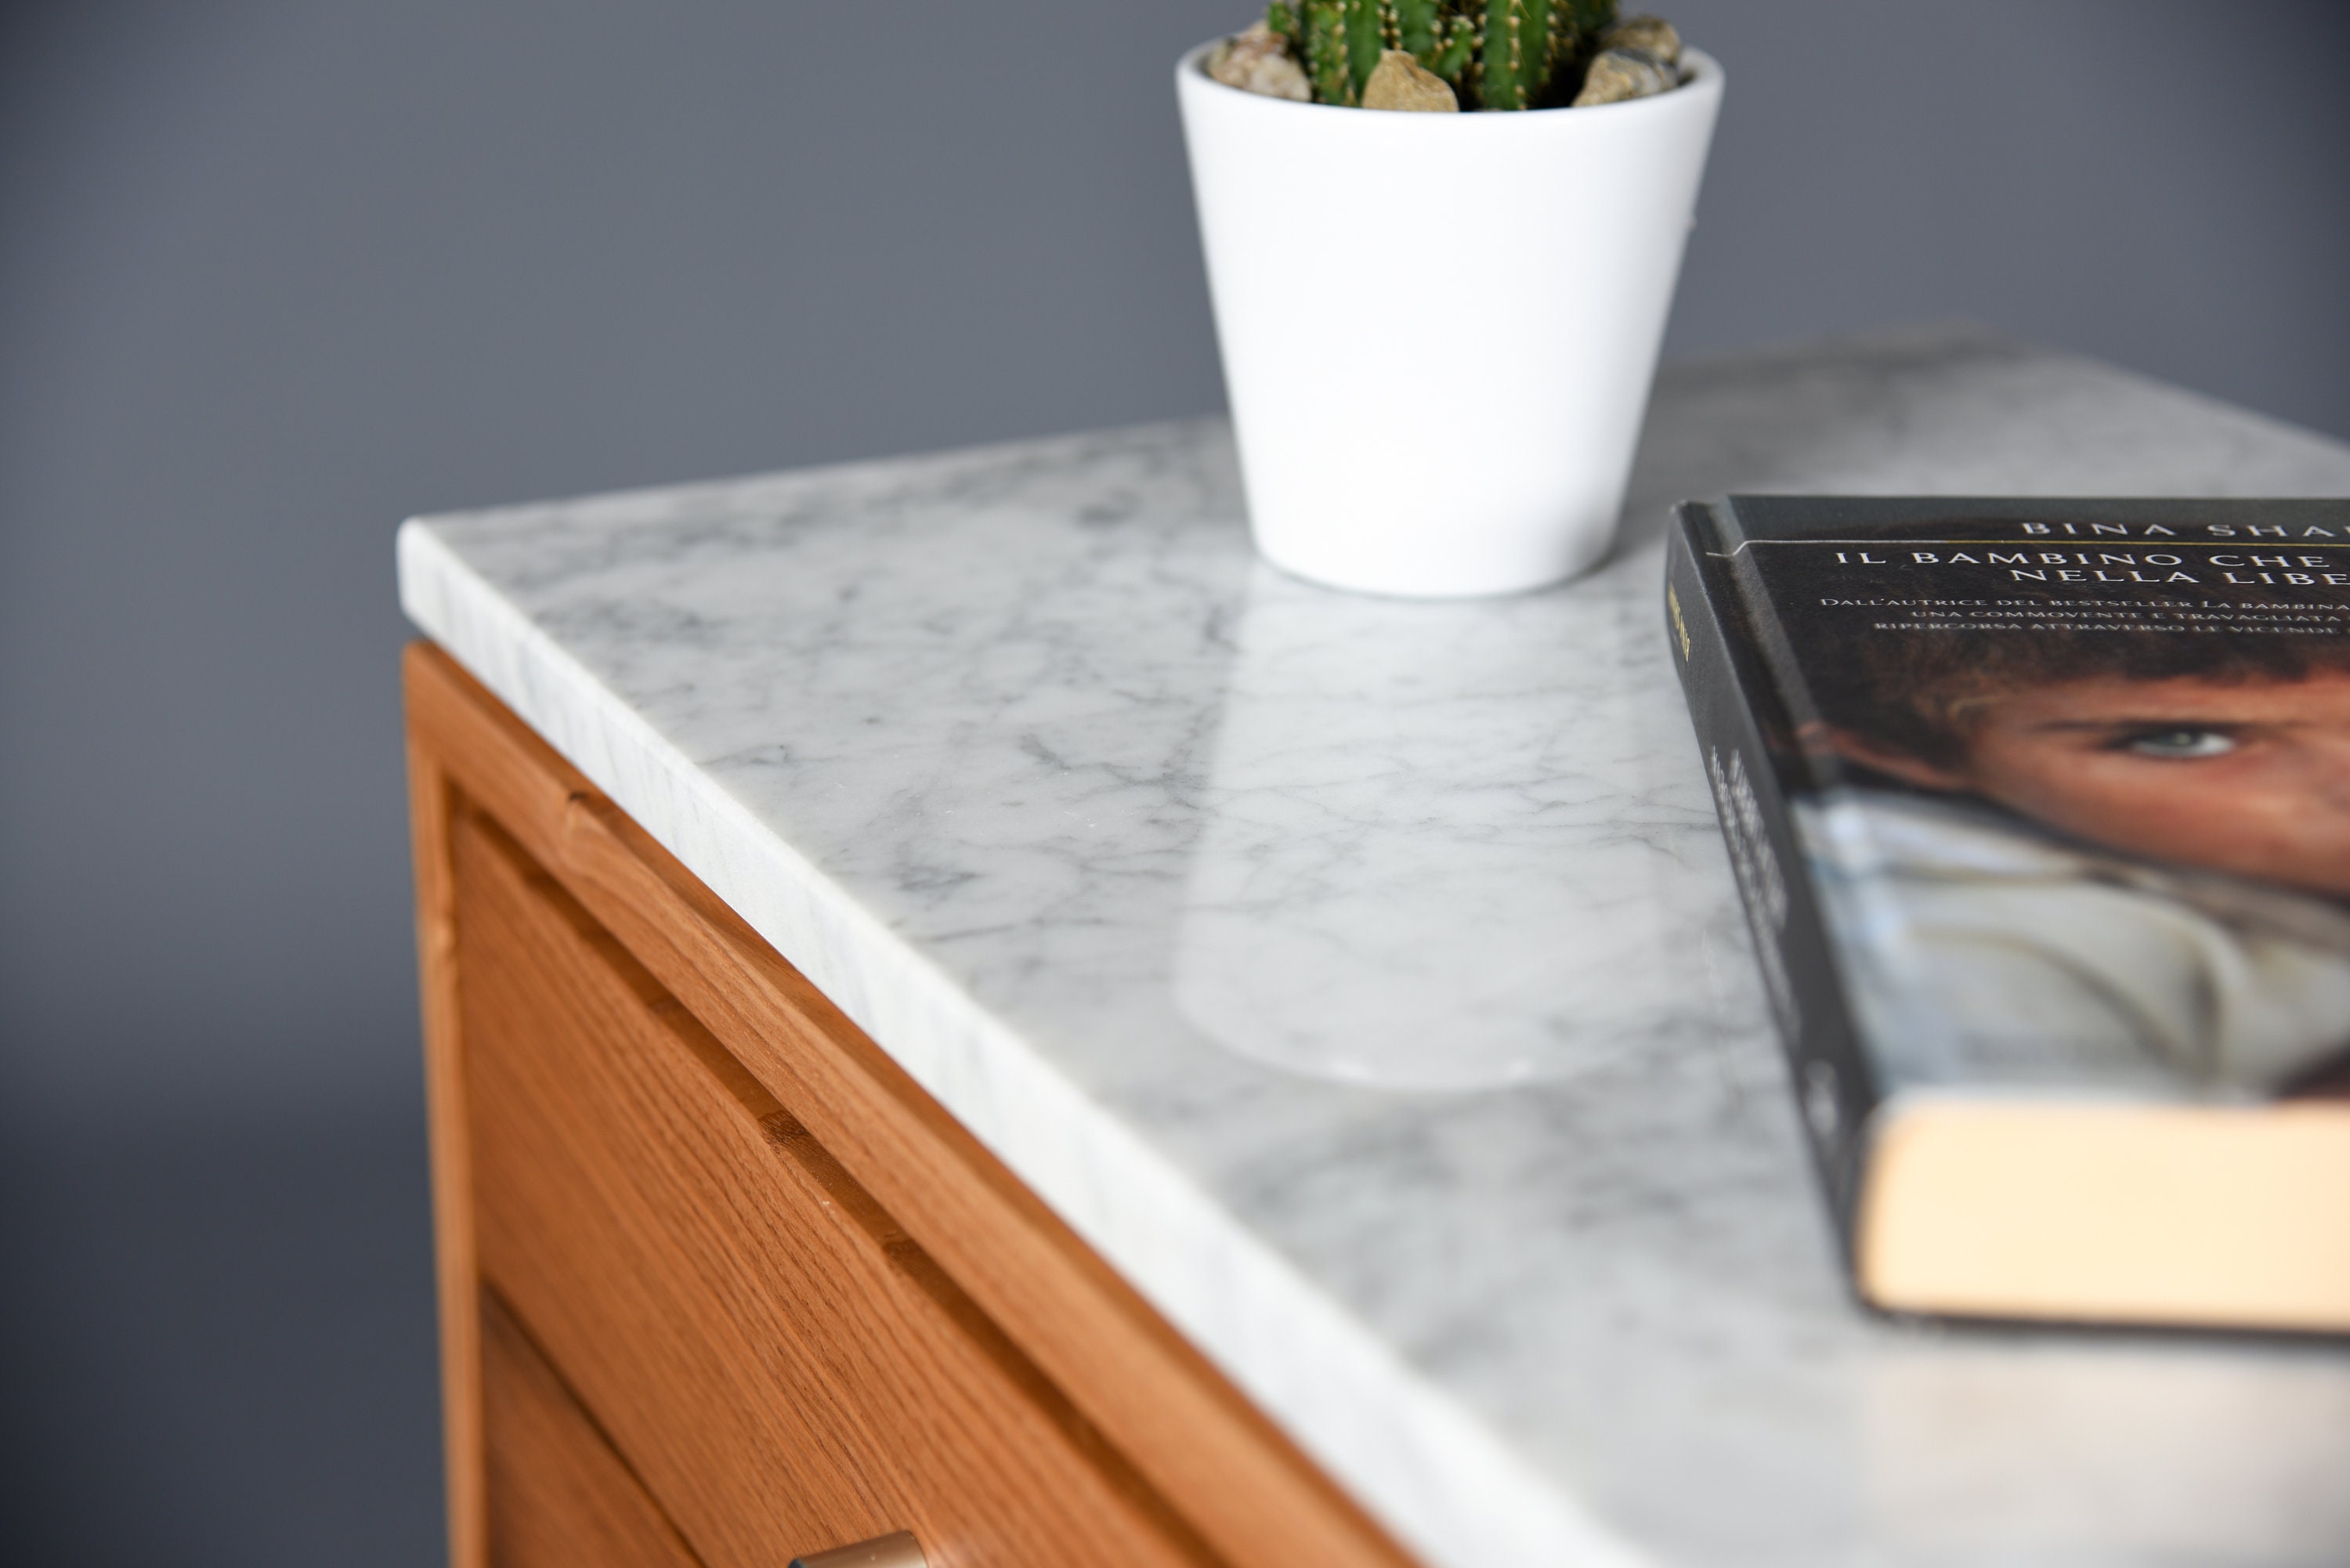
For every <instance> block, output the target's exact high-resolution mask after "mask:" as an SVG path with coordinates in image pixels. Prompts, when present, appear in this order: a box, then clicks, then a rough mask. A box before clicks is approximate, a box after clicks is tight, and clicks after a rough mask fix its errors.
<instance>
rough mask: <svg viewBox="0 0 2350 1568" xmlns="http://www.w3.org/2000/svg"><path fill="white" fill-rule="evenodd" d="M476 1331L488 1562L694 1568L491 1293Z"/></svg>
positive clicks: (551, 1567) (510, 1567)
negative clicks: (479, 1345) (487, 1506)
mask: <svg viewBox="0 0 2350 1568" xmlns="http://www.w3.org/2000/svg"><path fill="white" fill-rule="evenodd" d="M481 1328H482V1429H483V1433H484V1437H485V1438H487V1439H488V1441H487V1442H486V1444H485V1445H484V1446H485V1448H486V1449H488V1454H489V1475H488V1478H487V1479H488V1481H489V1487H488V1490H489V1501H490V1510H489V1515H490V1518H489V1527H490V1528H489V1537H490V1560H491V1561H492V1562H494V1563H497V1564H498V1568H696V1564H697V1562H698V1560H697V1559H696V1558H695V1556H694V1555H693V1552H692V1551H691V1549H690V1548H688V1547H687V1545H686V1544H685V1542H684V1541H683V1540H682V1539H681V1537H680V1536H679V1535H678V1533H677V1527H676V1526H675V1525H674V1524H672V1523H671V1522H670V1520H669V1518H668V1516H667V1515H666V1514H664V1513H663V1512H662V1511H661V1509H660V1504H659V1503H657V1502H655V1501H653V1499H652V1494H651V1493H650V1492H648V1491H646V1490H645V1488H644V1483H643V1482H642V1481H639V1480H638V1479H637V1478H636V1476H635V1474H634V1473H633V1472H631V1471H630V1470H629V1466H628V1462H627V1461H626V1460H625V1459H621V1458H620V1456H619V1453H618V1452H617V1451H616V1450H615V1449H613V1448H612V1445H611V1443H610V1441H609V1440H608V1438H605V1436H604V1434H603V1433H602V1432H600V1431H598V1430H597V1428H596V1422H595V1419H594V1417H590V1416H589V1415H588V1414H587V1411H586V1410H585V1409H584V1408H582V1407H581V1406H580V1404H579V1401H578V1398H577V1396H575V1395H574V1394H573V1393H572V1392H571V1390H570V1389H568V1388H567V1387H565V1386H564V1384H563V1379H562V1377H561V1376H558V1375H557V1374H556V1370H555V1368H554V1367H552V1366H549V1365H547V1362H546V1357H545V1356H544V1355H541V1354H540V1353H539V1349H538V1347H537V1346H536V1345H533V1344H532V1343H531V1342H530V1336H529V1335H528V1334H525V1332H524V1331H523V1327H522V1325H521V1324H518V1323H516V1322H515V1319H514V1314H512V1313H511V1312H509V1311H508V1310H507V1309H506V1306H505V1303H503V1302H501V1301H499V1300H498V1298H497V1297H496V1295H495V1294H494V1293H489V1292H484V1293H483V1295H482V1311H481Z"/></svg>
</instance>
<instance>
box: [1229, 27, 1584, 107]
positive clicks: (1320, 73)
mask: <svg viewBox="0 0 2350 1568" xmlns="http://www.w3.org/2000/svg"><path fill="white" fill-rule="evenodd" d="M1615 20H1616V0H1295V3H1294V4H1293V3H1292V0H1273V3H1272V4H1271V5H1267V6H1266V7H1265V16H1264V21H1265V26H1267V27H1268V28H1270V29H1271V30H1272V31H1274V32H1275V33H1279V34H1281V35H1282V36H1284V37H1286V38H1287V39H1289V41H1290V44H1291V47H1293V49H1294V50H1295V53H1296V56H1297V57H1298V59H1299V61H1300V62H1301V63H1302V64H1303V65H1304V66H1305V74H1306V76H1307V78H1309V79H1310V80H1311V81H1312V82H1313V84H1314V101H1315V102H1316V103H1332V104H1344V105H1347V106H1349V107H1352V106H1353V105H1355V104H1358V103H1360V102H1361V101H1362V95H1363V83H1364V82H1365V81H1367V80H1368V79H1369V78H1370V74H1371V71H1372V69H1373V68H1374V67H1377V66H1378V63H1379V51H1380V50H1381V49H1401V50H1403V51H1404V52H1405V53H1407V54H1409V55H1410V56H1411V57H1413V58H1414V59H1416V60H1418V61H1419V63H1420V65H1421V66H1423V67H1426V68H1427V69H1429V70H1430V71H1433V72H1434V73H1435V74H1436V75H1438V76H1440V77H1442V78H1444V79H1445V80H1446V81H1447V82H1449V83H1451V86H1452V88H1453V90H1454V92H1455V93H1457V94H1458V95H1459V96H1460V99H1461V107H1462V108H1463V109H1535V108H1540V107H1542V106H1543V105H1545V104H1552V103H1565V102H1567V101H1568V100H1570V99H1573V98H1574V96H1575V84H1576V83H1578V82H1580V80H1581V79H1582V76H1583V67H1585V65H1586V64H1587V63H1588V62H1589V60H1590V57H1591V56H1592V54H1593V52H1594V51H1595V49H1596V45H1597V40H1598V36H1599V35H1600V33H1601V32H1603V31H1604V30H1606V29H1607V27H1608V26H1612V25H1613V24H1614V22H1615Z"/></svg>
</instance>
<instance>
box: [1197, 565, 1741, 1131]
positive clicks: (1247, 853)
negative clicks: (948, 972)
mask: <svg viewBox="0 0 2350 1568" xmlns="http://www.w3.org/2000/svg"><path fill="white" fill-rule="evenodd" d="M1658 615H1659V610H1658V609H1657V607H1656V606H1655V604H1654V603H1653V602H1651V601H1650V598H1649V596H1648V595H1647V594H1645V593H1642V594H1637V595H1634V594H1627V593H1624V592H1621V591H1614V592H1601V591H1584V590H1582V589H1571V590H1566V591H1562V592H1555V593H1549V594H1544V595H1538V596H1534V597H1525V598H1520V599H1513V600H1500V601H1488V602H1485V603H1482V604H1442V603H1434V604H1431V603H1414V602H1407V601H1398V600H1381V599H1370V598H1360V597H1349V596H1346V595H1340V594H1333V593H1329V592H1327V591H1325V590H1322V589H1317V588H1315V587H1309V586H1306V585H1305V584H1302V583H1299V582H1296V581H1295V580H1292V579H1290V578H1287V577H1284V576H1281V575H1279V574H1278V573H1275V572H1273V571H1271V570H1269V569H1264V568H1260V569H1259V571H1258V573H1257V575H1256V576H1254V577H1253V579H1252V581H1251V585H1250V593H1249V598H1248V603H1247V607H1246V610H1245V612H1244V615H1243V619H1242V622H1241V625H1240V627H1239V631H1238V637H1237V642H1238V652H1237V656H1236V658H1235V659H1234V661H1233V664H1232V677H1231V686H1230V688H1229V691H1228V693H1227V696H1226V699H1225V708H1224V713H1223V719H1222V727H1221V730H1220V732H1219V733H1218V736H1217V739H1216V744H1215V750H1214V753H1213V757H1212V761H1211V769H1210V777H1209V784H1208V789H1207V794H1206V798H1205V801H1204V803H1203V804H1204V805H1206V807H1207V817H1208V820H1207V824H1206V826H1205V827H1204V829H1203V831H1202V833H1201V837H1200V840H1199V842H1198V846H1197V847H1196V849H1195V850H1194V856H1195V858H1194V861H1193V864H1192V867H1191V875H1190V880H1189V884H1188V887H1187V891H1186V898H1185V903H1184V909H1183V912H1182V918H1181V924H1180V929H1179V933H1178V938H1177V950H1176V955H1175V966H1174V978H1175V988H1176V993H1177V1001H1178V1002H1179V1005H1180V1007H1181V1008H1182V1010H1183V1012H1184V1013H1185V1015H1186V1016H1187V1017H1189V1018H1190V1019H1191V1022H1192V1023H1195V1024H1196V1025H1197V1026H1198V1027H1200V1028H1201V1029H1202V1030H1204V1031H1205V1032H1206V1033H1209V1034H1210V1035H1211V1036H1213V1037H1214V1038H1215V1039H1216V1040H1218V1041H1220V1042H1221V1043H1222V1044H1224V1045H1226V1046H1227V1047H1229V1048H1231V1049H1232V1050H1233V1051H1235V1052H1238V1053H1240V1054H1243V1055H1245V1056H1249V1057H1252V1058H1254V1059H1256V1060H1258V1061H1262V1062H1265V1063H1269V1064H1274V1065H1276V1066H1280V1067H1284V1068H1288V1069H1290V1070H1293V1071H1296V1072H1300V1073H1305V1074H1311V1075H1316V1076H1324V1077H1335V1078H1341V1079H1347V1080H1352V1081H1356V1082H1363V1083H1373V1084H1382V1085H1393V1086H1399V1087H1412V1088H1430V1089H1439V1088H1440V1089H1461V1088H1474V1087H1480V1086H1489V1085H1502V1084H1508V1083H1514V1082H1519V1081H1522V1080H1525V1079H1531V1078H1548V1077H1558V1076H1564V1075H1573V1074H1576V1073H1580V1072H1584V1071H1587V1070H1591V1069H1594V1068H1597V1067H1601V1066H1606V1065H1608V1064H1614V1063H1617V1062H1620V1061H1621V1059H1622V1058H1623V1057H1624V1056H1625V1055H1626V1054H1630V1053H1638V1052H1642V1051H1654V1050H1669V1049H1677V1048H1682V1047H1685V1046H1686V1045H1687V1044H1689V1043H1690V1039H1691V1037H1692V1034H1691V1032H1692V1031H1696V1032H1702V1033H1710V1032H1711V1025H1712V1023H1713V1020H1714V1019H1715V1018H1716V1017H1718V1016H1719V1014H1718V1012H1717V1011H1716V1009H1717V1008H1718V1006H1719V1004H1720V999H1719V998H1718V997H1716V996H1714V995H1713V994H1712V991H1713V989H1714V988H1713V987H1712V986H1711V985H1710V984H1709V982H1708V979H1707V977H1706V975H1705V973H1704V972H1703V971H1706V970H1707V969H1708V968H1710V967H1711V968H1715V969H1717V970H1718V969H1719V968H1720V961H1718V960H1716V961H1713V962H1712V963H1711V964H1709V962H1708V961H1707V960H1708V959H1709V958H1710V957H1711V954H1710V953H1701V952H1700V950H1701V949H1703V948H1707V947H1709V946H1713V945H1718V939H1719V938H1720V937H1721V934H1722V933H1721V932H1718V931H1715V932H1709V930H1708V928H1709V927H1710V926H1711V925H1718V924H1719V915H1720V911H1721V904H1720V900H1719V899H1718V898H1709V897H1708V896H1707V895H1708V894H1709V893H1711V892H1712V891H1713V889H1712V888H1711V887H1710V886H1709V885H1708V883H1707V881H1706V879H1705V878H1704V877H1702V876H1690V875H1685V874H1680V873H1682V872H1685V871H1686V869H1687V868H1686V867H1681V866H1680V865H1679V862H1680V860H1681V859H1682V858H1683V857H1684V855H1685V853H1686V852H1687V851H1688V850H1689V849H1690V846H1692V845H1695V846H1698V847H1699V851H1700V854H1705V855H1711V854H1716V853H1718V850H1716V849H1714V848H1713V847H1712V846H1711V842H1710V841H1711V836H1712V835H1713V832H1714V829H1713V827H1712V824H1711V814H1710V812H1709V811H1708V810H1707V809H1706V806H1705V803H1704V801H1703V799H1702V797H1701V796H1700V795H1699V794H1696V793H1695V792H1694V790H1693V789H1691V788H1690V787H1688V785H1689V783H1690V780H1691V779H1693V778H1694V774H1695V767H1694V763H1693V758H1694V748H1693V746H1692V742H1690V737H1689V733H1688V721H1687V719H1686V717H1685V716H1684V715H1683V713H1682V712H1681V711H1680V707H1679V701H1678V694H1677V693H1674V692H1673V691H1672V689H1671V687H1670V684H1669V682H1670V680H1671V677H1670V675H1669V674H1668V673H1666V672H1664V671H1663V670H1661V669H1660V668H1659V662H1660V661H1661V659H1662V658H1663V651H1662V650H1663V646H1664V644H1663V639H1662V637H1661V635H1660V634H1659V633H1658V632H1657V631H1656V630H1655V628H1654V627H1653V626H1652V625H1651V624H1649V623H1650V622H1652V621H1653V620H1654V619H1655V618H1656V617H1657V616H1658ZM1659 677H1661V678H1662V683H1660V681H1659ZM1659 699H1665V701H1659ZM1660 780H1661V781H1662V782H1661V784H1660ZM1684 796H1686V797H1688V798H1686V799H1684V798H1682V797H1684ZM1659 850H1662V851H1664V853H1663V854H1661V855H1660V854H1659ZM1730 940H1731V941H1732V942H1734V941H1735V938H1734V937H1733V938H1731V939H1730ZM1659 950H1664V951H1669V952H1678V953H1679V954H1681V955H1683V956H1684V957H1685V958H1686V959H1687V962H1686V963H1685V964H1659V963H1658V962H1657V961H1656V954H1657V952H1658V951H1659ZM1743 958H1744V955H1742V954H1737V953H1732V954H1731V955H1730V956H1729V961H1731V962H1732V963H1735V962H1740V961H1743ZM1660 1021H1661V1027H1660Z"/></svg>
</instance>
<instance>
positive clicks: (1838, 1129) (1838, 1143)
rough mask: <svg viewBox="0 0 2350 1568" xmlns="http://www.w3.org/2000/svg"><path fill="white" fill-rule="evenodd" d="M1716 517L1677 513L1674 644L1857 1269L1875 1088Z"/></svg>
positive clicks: (1687, 509)
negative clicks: (1858, 1211) (1791, 805)
mask: <svg viewBox="0 0 2350 1568" xmlns="http://www.w3.org/2000/svg"><path fill="white" fill-rule="evenodd" d="M1720 542H1721V535H1720V534H1719V532H1718V530H1717V527H1716V524H1715V521H1714V518H1713V515H1712V513H1711V509H1710V508H1708V507H1706V506H1704V505H1702V504H1697V503H1693V502H1692V503H1686V504H1683V505H1682V507H1681V508H1680V511H1679V515H1678V516H1677V518H1676V520H1675V526H1674V527H1673V529H1672V531H1671V535H1670V544H1669V549H1668V553H1667V558H1666V569H1665V622H1666V628H1665V629H1666V635H1667V637H1668V638H1669V639H1670V640H1671V643H1672V649H1673V655H1674V658H1673V665H1674V669H1675V670H1677V671H1678V672H1679V676H1680V681H1681V691H1682V694H1683V695H1684V696H1685V697H1686V698H1687V699H1688V701H1689V708H1690V719H1691V721H1692V722H1694V723H1695V725H1696V728H1697V742H1698V750H1699V753H1700V756H1701V758H1702V760H1703V763H1704V765H1705V772H1706V779H1707V782H1708V783H1709V784H1711V787H1712V790H1713V802H1714V808H1715V811H1716V812H1717V814H1718V815H1720V817H1721V836H1722V841H1723V844H1724V845H1725V846H1726V847H1727V848H1728V850H1729V852H1730V862H1731V870H1732V872H1733V873H1734V875H1735V876H1736V878H1737V882H1738V892H1739V897H1740V898H1741V900H1742V902H1743V904H1744V905H1745V909H1746V919H1747V925H1748V929H1750V930H1751V931H1752V933H1753V939H1754V950H1755V957H1756V959H1757V961H1758V962H1759V963H1760V965H1761V968H1762V971H1763V989H1764V990H1765V992H1768V994H1769V998H1770V1002H1771V1012H1772V1016H1773V1022H1774V1023H1776V1024H1777V1025H1778V1030H1779V1037H1780V1041H1781V1044H1783V1046H1784V1047H1785V1050H1786V1053H1787V1061H1788V1065H1789V1068H1790V1069H1791V1074H1792V1077H1793V1082H1794V1091H1795V1105H1796V1109H1797V1112H1798V1115H1799V1118H1800V1119H1801V1120H1802V1122H1803V1124H1804V1129H1805V1131H1806V1133H1807V1135H1808V1136H1809V1137H1810V1140H1811V1146H1812V1154H1813V1158H1814V1162H1815V1164H1816V1166H1817V1168H1818V1171H1819V1175H1820V1179H1821V1182H1822V1184H1823V1186H1824V1187H1825V1190H1826V1196H1827V1200H1828V1208H1829V1212H1830V1213H1831V1215H1832V1216H1833V1218H1834V1220H1835V1230H1836V1234H1837V1238H1838V1241H1839V1243H1840V1244H1841V1245H1842V1247H1843V1248H1844V1251H1845V1256H1846V1262H1847V1263H1849V1262H1850V1259H1851V1256H1852V1238H1853V1223H1852V1222H1853V1217H1854V1212H1855V1208H1856V1202H1857V1199H1858V1195H1859V1191H1860V1187H1861V1178H1862V1169H1861V1167H1862V1162H1863V1160H1864V1158H1865V1157H1866V1147H1867V1140H1866V1127H1867V1125H1868V1118H1869V1116H1870V1114H1871V1113H1872V1112H1873V1110H1874V1109H1875V1107H1876V1104H1877V1096H1878V1086H1877V1083H1876V1075H1875V1074H1873V1073H1872V1072H1870V1071H1869V1068H1868V1064H1867V1060H1866V1055H1865V1054H1864V1053H1863V1052H1862V1050H1861V1049H1860V1043H1859V1038H1858V1035H1857V1033H1856V1031H1855V1028H1854V1025H1853V1021H1852V1016H1851V1011H1850V1009H1849V1007H1848V1006H1847V1005H1846V999H1845V991H1844V987H1843V985H1842V982H1841V981H1839V979H1838V977H1837V971H1836V966H1835V959H1834V955H1833V952H1832V951H1831V950H1830V947H1829V943H1828V939H1827V932H1826V928H1825V923H1824V921H1823V920H1822V919H1821V915H1820V909H1819V902H1818V899H1817V898H1816V897H1815V896H1814V892H1813V889H1812V887H1811V884H1810V881H1809V877H1808V873H1807V872H1806V869H1805V859H1804V851H1803V846H1802V844H1801V842H1800V841H1799V839H1798V837H1797V836H1796V832H1795V825H1794V819H1793V817H1792V816H1791V815H1790V814H1789V812H1788V809H1787V795H1786V784H1785V776H1786V768H1785V766H1784V764H1783V759H1781V758H1779V757H1777V756H1774V753H1773V747H1772V744H1771V738H1772V737H1773V736H1774V735H1775V736H1776V737H1777V739H1778V742H1779V746H1780V748H1781V750H1785V749H1786V748H1787V747H1788V745H1789V743H1790V729H1789V725H1788V724H1787V722H1786V718H1785V704H1784V702H1783V700H1782V699H1781V697H1780V696H1779V694H1778V693H1777V691H1776V689H1775V688H1774V687H1773V684H1772V683H1771V680H1770V678H1769V675H1768V673H1767V667H1766V666H1765V664H1764V662H1763V659H1762V656H1761V654H1760V652H1759V650H1758V649H1755V647H1754V646H1753V643H1752V639H1751V638H1750V637H1749V636H1748V634H1747V632H1746V630H1745V617H1744V615H1743V613H1742V609H1741V607H1740V604H1741V601H1740V599H1739V597H1738V589H1737V587H1736V584H1735V582H1734V580H1733V576H1732V572H1731V564H1730V562H1729V560H1728V559H1727V558H1726V557H1725V556H1724V555H1723V554H1721V551H1720V549H1719V547H1718V546H1719V545H1720Z"/></svg>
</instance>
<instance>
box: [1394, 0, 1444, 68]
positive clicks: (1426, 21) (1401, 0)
mask: <svg viewBox="0 0 2350 1568" xmlns="http://www.w3.org/2000/svg"><path fill="white" fill-rule="evenodd" d="M1394 10H1395V47H1397V48H1399V49H1401V50H1402V51H1403V52H1404V53H1405V54H1408V55H1409V56H1410V57H1412V58H1413V59H1415V60H1418V61H1419V63H1420V64H1421V65H1423V66H1425V65H1427V64H1428V63H1429V62H1430V60H1432V59H1434V58H1435V57H1436V12H1437V0H1394Z"/></svg>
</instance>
